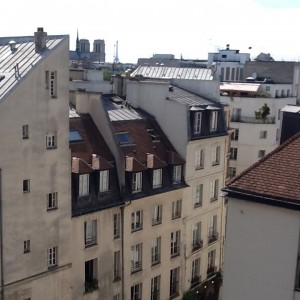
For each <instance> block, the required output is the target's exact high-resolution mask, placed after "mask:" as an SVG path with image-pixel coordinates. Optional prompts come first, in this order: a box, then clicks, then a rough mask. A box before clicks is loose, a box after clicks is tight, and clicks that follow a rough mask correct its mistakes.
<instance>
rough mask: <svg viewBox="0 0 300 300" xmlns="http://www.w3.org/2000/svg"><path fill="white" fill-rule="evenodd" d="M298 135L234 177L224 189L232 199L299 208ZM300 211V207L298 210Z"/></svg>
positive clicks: (299, 167)
mask: <svg viewBox="0 0 300 300" xmlns="http://www.w3.org/2000/svg"><path fill="white" fill-rule="evenodd" d="M299 150H300V133H297V134H296V135H294V136H293V137H291V138H290V139H289V140H287V141H286V142H285V143H283V144H282V145H281V146H279V147H277V148H276V149H275V150H274V151H272V152H271V153H269V154H268V155H267V156H265V157H264V158H263V159H261V160H260V161H258V162H257V163H255V164H254V165H252V166H251V167H250V168H248V169H247V170H245V171H244V172H242V173H241V174H240V175H239V176H237V177H236V178H234V179H233V180H232V181H230V183H229V184H228V185H227V187H226V188H224V189H223V190H224V191H227V192H229V194H230V196H233V197H234V198H239V197H240V196H242V197H244V196H246V195H248V197H250V198H251V199H253V200H254V201H259V202H264V201H267V202H268V203H269V204H274V205H278V203H279V202H281V203H286V204H291V203H292V204H294V205H295V204H296V205H300V155H299V153H300V151H299ZM299 209H300V207H299Z"/></svg>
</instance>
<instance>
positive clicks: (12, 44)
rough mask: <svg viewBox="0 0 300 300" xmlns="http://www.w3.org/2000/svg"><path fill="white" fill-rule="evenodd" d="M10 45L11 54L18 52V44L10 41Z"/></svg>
mask: <svg viewBox="0 0 300 300" xmlns="http://www.w3.org/2000/svg"><path fill="white" fill-rule="evenodd" d="M8 44H9V47H10V50H11V52H14V51H16V49H17V47H16V46H17V43H16V42H15V41H10V42H9V43H8Z"/></svg>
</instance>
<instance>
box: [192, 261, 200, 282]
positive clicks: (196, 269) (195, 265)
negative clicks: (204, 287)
mask: <svg viewBox="0 0 300 300" xmlns="http://www.w3.org/2000/svg"><path fill="white" fill-rule="evenodd" d="M199 283H200V258H196V259H194V260H193V261H192V278H191V287H194V286H196V285H197V284H199Z"/></svg>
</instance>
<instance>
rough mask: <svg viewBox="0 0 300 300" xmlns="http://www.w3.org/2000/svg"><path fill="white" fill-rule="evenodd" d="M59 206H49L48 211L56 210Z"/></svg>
mask: <svg viewBox="0 0 300 300" xmlns="http://www.w3.org/2000/svg"><path fill="white" fill-rule="evenodd" d="M57 209H58V207H48V208H47V211H56V210H57Z"/></svg>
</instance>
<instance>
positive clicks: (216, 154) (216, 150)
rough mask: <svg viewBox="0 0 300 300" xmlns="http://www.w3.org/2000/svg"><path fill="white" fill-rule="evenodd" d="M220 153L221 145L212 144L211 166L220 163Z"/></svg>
mask: <svg viewBox="0 0 300 300" xmlns="http://www.w3.org/2000/svg"><path fill="white" fill-rule="evenodd" d="M220 154H221V147H220V146H213V149H212V165H213V166H216V165H219V164H220Z"/></svg>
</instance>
